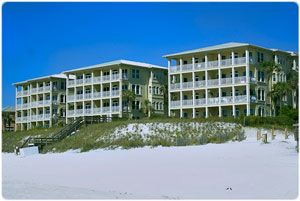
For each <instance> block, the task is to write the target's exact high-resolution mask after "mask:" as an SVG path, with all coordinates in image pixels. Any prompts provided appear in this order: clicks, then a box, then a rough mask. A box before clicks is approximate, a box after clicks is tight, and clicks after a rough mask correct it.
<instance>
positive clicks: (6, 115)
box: [3, 112, 13, 128]
mask: <svg viewBox="0 0 300 201" xmlns="http://www.w3.org/2000/svg"><path fill="white" fill-rule="evenodd" d="M12 122H13V118H12V115H11V114H10V113H8V112H3V123H4V128H6V126H7V125H8V127H9V128H10V127H11V123H12Z"/></svg>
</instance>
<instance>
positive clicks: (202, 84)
mask: <svg viewBox="0 0 300 201" xmlns="http://www.w3.org/2000/svg"><path fill="white" fill-rule="evenodd" d="M195 87H205V80H200V81H195Z"/></svg>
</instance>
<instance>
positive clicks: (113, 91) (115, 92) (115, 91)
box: [111, 90, 120, 96]
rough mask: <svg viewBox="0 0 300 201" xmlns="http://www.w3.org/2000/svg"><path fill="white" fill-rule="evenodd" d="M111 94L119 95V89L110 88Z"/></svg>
mask: <svg viewBox="0 0 300 201" xmlns="http://www.w3.org/2000/svg"><path fill="white" fill-rule="evenodd" d="M111 95H112V96H119V95H120V91H119V90H112V91H111Z"/></svg>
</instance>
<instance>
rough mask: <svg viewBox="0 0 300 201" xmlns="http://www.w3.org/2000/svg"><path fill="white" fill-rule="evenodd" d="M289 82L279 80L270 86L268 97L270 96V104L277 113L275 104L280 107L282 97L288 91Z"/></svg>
mask: <svg viewBox="0 0 300 201" xmlns="http://www.w3.org/2000/svg"><path fill="white" fill-rule="evenodd" d="M290 90H291V89H290V87H289V84H287V83H286V82H279V83H276V84H274V85H273V86H272V90H271V91H270V92H269V94H268V95H269V97H270V98H271V101H272V105H274V108H275V114H277V113H278V110H277V106H278V105H279V109H281V108H282V99H283V97H285V96H287V95H288V94H289V92H290Z"/></svg>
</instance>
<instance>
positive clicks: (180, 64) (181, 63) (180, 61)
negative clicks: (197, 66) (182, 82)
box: [179, 58, 183, 72]
mask: <svg viewBox="0 0 300 201" xmlns="http://www.w3.org/2000/svg"><path fill="white" fill-rule="evenodd" d="M182 65H183V60H182V59H181V58H180V59H179V66H180V72H181V71H182Z"/></svg>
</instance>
